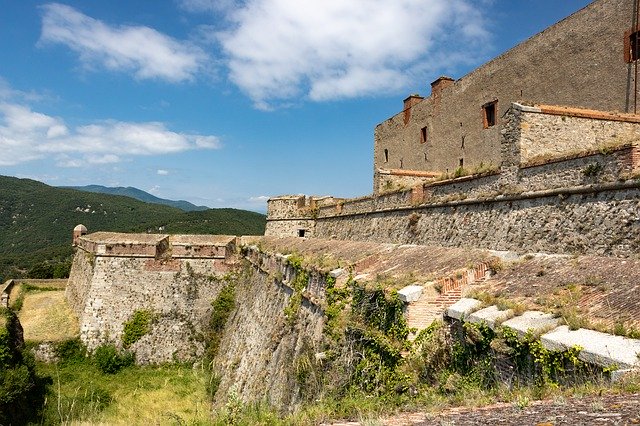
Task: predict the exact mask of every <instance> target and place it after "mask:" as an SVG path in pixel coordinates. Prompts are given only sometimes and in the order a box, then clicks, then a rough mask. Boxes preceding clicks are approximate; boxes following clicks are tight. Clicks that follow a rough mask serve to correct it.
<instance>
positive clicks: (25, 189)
mask: <svg viewBox="0 0 640 426" xmlns="http://www.w3.org/2000/svg"><path fill="white" fill-rule="evenodd" d="M79 223H82V224H83V225H85V226H86V227H87V229H88V230H89V232H95V231H121V232H159V229H160V227H164V228H163V229H162V232H163V233H188V234H227V235H261V234H263V233H264V227H265V223H266V217H265V215H263V214H260V213H255V212H250V211H246V210H236V209H208V210H204V211H191V212H184V211H182V210H179V209H177V208H174V207H169V206H165V205H161V204H151V203H145V202H142V201H138V200H135V199H133V198H130V197H126V196H117V195H108V194H97V193H92V192H84V191H78V190H74V189H66V188H56V187H52V186H48V185H45V184H44V183H41V182H37V181H34V180H30V179H18V178H14V177H7V176H0V279H1V280H4V279H6V278H14V277H16V278H17V277H19V276H24V275H25V274H28V273H29V270H31V269H33V268H35V267H40V266H42V265H43V264H44V265H45V266H47V267H49V269H51V268H52V267H53V266H55V265H57V264H67V265H68V262H69V260H70V256H71V254H72V249H71V233H72V231H73V228H74V227H75V226H76V225H77V224H79Z"/></svg>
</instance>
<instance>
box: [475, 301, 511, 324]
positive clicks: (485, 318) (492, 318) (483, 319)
mask: <svg viewBox="0 0 640 426" xmlns="http://www.w3.org/2000/svg"><path fill="white" fill-rule="evenodd" d="M512 316H513V310H512V309H506V310H504V311H501V310H500V309H498V307H497V306H494V305H492V306H488V307H486V308H484V309H480V310H478V311H475V312H473V313H471V314H469V315H468V316H467V317H466V321H468V322H472V323H474V324H481V323H484V324H486V325H487V326H488V327H489V328H490V329H492V330H493V329H495V328H496V325H498V324H500V323H501V322H502V321H504V320H506V319H508V318H511V317H512Z"/></svg>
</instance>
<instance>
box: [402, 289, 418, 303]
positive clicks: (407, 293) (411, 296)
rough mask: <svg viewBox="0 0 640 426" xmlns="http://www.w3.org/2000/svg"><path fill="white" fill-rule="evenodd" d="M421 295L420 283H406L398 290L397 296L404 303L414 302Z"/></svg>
mask: <svg viewBox="0 0 640 426" xmlns="http://www.w3.org/2000/svg"><path fill="white" fill-rule="evenodd" d="M420 296H422V286H421V285H408V286H406V287H404V288H403V289H401V290H398V297H400V300H402V301H403V302H404V303H411V302H416V301H418V299H420Z"/></svg>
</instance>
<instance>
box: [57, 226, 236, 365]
mask: <svg viewBox="0 0 640 426" xmlns="http://www.w3.org/2000/svg"><path fill="white" fill-rule="evenodd" d="M235 240H236V237H226V236H208V235H172V236H169V235H151V234H118V233H108V232H97V233H94V234H89V235H86V236H82V237H79V238H78V240H77V243H76V245H77V247H78V250H77V252H76V255H75V258H74V262H73V266H72V270H71V275H70V277H69V283H68V286H67V290H66V295H67V300H68V302H69V305H70V306H71V307H72V309H73V310H74V311H75V312H76V314H77V315H78V318H79V323H80V337H81V339H82V341H83V342H84V343H85V344H86V345H87V347H88V348H89V349H90V350H93V349H95V348H96V347H97V346H99V345H101V344H103V343H114V344H116V345H117V346H119V347H122V345H123V342H122V337H123V329H124V324H125V323H126V322H127V321H130V320H131V319H132V317H133V315H134V314H135V312H136V311H144V312H147V313H148V314H149V317H150V319H151V320H150V323H149V330H148V332H147V333H145V334H144V335H143V336H142V337H141V338H140V340H139V341H137V342H134V343H133V344H132V345H131V347H130V348H129V349H131V350H132V351H133V352H134V353H135V354H136V359H137V360H138V362H140V363H158V362H168V361H174V360H193V359H196V358H197V357H198V356H200V355H202V353H203V350H204V342H203V340H202V338H201V331H202V327H203V325H204V324H205V323H206V321H207V316H208V314H209V312H210V309H211V305H210V303H211V301H212V300H213V299H214V298H215V297H216V295H217V294H218V292H219V291H220V288H221V287H222V285H223V279H222V278H223V277H224V275H225V274H226V273H227V272H229V271H230V270H231V269H232V268H233V264H234V262H235V260H234V257H233V254H234V253H235V244H236V243H235Z"/></svg>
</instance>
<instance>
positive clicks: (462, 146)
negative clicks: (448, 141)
mask: <svg viewBox="0 0 640 426" xmlns="http://www.w3.org/2000/svg"><path fill="white" fill-rule="evenodd" d="M460 148H462V149H464V135H462V145H461V146H460Z"/></svg>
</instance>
